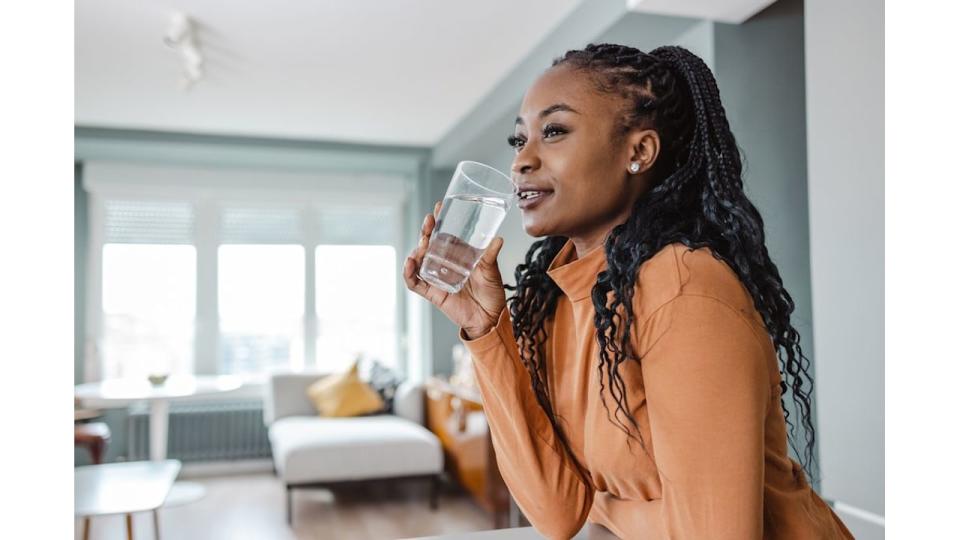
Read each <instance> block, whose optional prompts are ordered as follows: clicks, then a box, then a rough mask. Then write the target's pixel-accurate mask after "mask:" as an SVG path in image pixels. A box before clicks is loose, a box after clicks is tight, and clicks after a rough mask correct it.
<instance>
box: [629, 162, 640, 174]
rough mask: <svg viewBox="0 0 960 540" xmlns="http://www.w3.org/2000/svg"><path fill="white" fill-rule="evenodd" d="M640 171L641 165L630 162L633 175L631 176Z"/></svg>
mask: <svg viewBox="0 0 960 540" xmlns="http://www.w3.org/2000/svg"><path fill="white" fill-rule="evenodd" d="M639 170H640V164H639V163H637V162H636V161H631V162H630V173H631V174H636V173H637V171H639Z"/></svg>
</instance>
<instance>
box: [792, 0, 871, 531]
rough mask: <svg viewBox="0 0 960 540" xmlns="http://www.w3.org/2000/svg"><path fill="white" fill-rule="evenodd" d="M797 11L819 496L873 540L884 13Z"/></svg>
mask: <svg viewBox="0 0 960 540" xmlns="http://www.w3.org/2000/svg"><path fill="white" fill-rule="evenodd" d="M805 8H806V15H805V34H806V40H805V42H806V47H805V51H806V80H807V151H808V154H807V156H808V160H807V164H808V171H809V177H808V189H809V207H810V260H811V278H812V289H813V323H814V347H815V348H814V353H815V354H814V358H815V361H816V373H817V390H816V393H817V395H816V399H817V409H818V413H819V418H818V424H819V429H818V437H819V440H820V459H821V469H822V471H823V485H822V493H823V494H824V496H826V497H828V498H830V499H833V500H835V501H836V504H837V510H838V514H840V516H841V517H842V518H843V520H844V522H846V523H847V524H848V526H849V527H850V529H851V531H852V532H853V533H854V535H855V536H856V537H857V538H858V539H872V538H883V535H884V529H883V515H884V439H883V418H884V394H883V388H884V319H883V317H884V266H883V265H884V244H883V242H884V210H883V208H884V207H883V204H884V186H883V182H884V169H883V164H884V153H883V144H884V127H883V126H884V120H883V114H884V109H883V103H884V101H883V98H884V88H883V84H884V79H883V69H884V68H883V46H884V45H883V3H882V2H881V1H876V0H847V1H844V2H835V1H831V0H807V2H806V6H805Z"/></svg>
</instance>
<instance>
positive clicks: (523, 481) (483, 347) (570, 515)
mask: <svg viewBox="0 0 960 540" xmlns="http://www.w3.org/2000/svg"><path fill="white" fill-rule="evenodd" d="M460 339H461V341H463V344H464V346H466V348H467V349H468V350H469V351H470V354H471V356H473V358H474V362H473V365H474V372H475V373H476V378H477V385H478V386H479V389H480V395H481V397H482V398H483V410H484V414H485V415H486V417H487V421H488V423H489V425H490V434H491V437H492V439H493V447H494V450H495V451H496V455H497V465H498V467H499V469H500V473H501V475H502V476H503V480H504V482H505V483H506V484H507V487H508V488H509V489H510V493H511V494H512V495H513V497H514V499H516V501H517V505H518V506H519V507H520V509H521V510H522V511H523V514H524V515H525V516H526V517H527V519H529V520H530V523H531V524H532V525H533V526H534V528H535V529H537V531H539V532H540V534H542V535H544V536H545V537H547V538H551V539H564V540H567V539H569V538H572V537H573V536H574V535H575V534H576V533H577V532H578V531H579V530H580V529H581V527H583V524H584V522H585V521H586V519H587V514H588V513H589V512H590V507H591V505H592V504H593V488H592V486H589V485H587V484H585V483H584V481H583V480H582V479H581V477H580V475H579V474H578V469H577V465H576V464H575V463H574V462H573V461H572V458H571V457H570V456H569V455H568V453H567V452H566V450H565V449H564V448H563V446H561V444H560V441H559V440H558V438H557V436H556V434H555V433H554V431H553V426H552V425H551V424H550V421H549V420H548V419H547V416H546V414H545V413H544V412H543V409H541V408H540V405H539V403H537V399H536V396H535V395H534V393H533V388H532V387H531V384H530V376H529V374H528V372H527V370H526V368H525V367H524V366H523V364H522V363H521V361H520V349H519V346H518V345H517V342H516V340H515V338H514V336H513V328H512V326H511V322H510V315H509V313H508V310H507V309H506V308H504V309H503V310H502V311H501V312H500V317H499V319H498V320H497V324H496V326H495V327H494V328H493V329H492V330H490V331H489V332H488V333H486V334H484V335H482V336H478V337H476V339H472V340H471V339H469V338H468V337H467V335H466V333H465V332H464V331H463V330H461V331H460Z"/></svg>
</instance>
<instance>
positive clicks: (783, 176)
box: [714, 0, 819, 489]
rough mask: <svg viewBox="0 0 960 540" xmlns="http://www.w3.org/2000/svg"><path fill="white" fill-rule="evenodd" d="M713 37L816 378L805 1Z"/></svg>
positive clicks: (731, 113)
mask: <svg viewBox="0 0 960 540" xmlns="http://www.w3.org/2000/svg"><path fill="white" fill-rule="evenodd" d="M714 40H715V41H714V55H715V64H716V67H715V69H714V71H715V72H716V77H717V85H718V87H719V88H720V98H721V100H722V102H723V106H724V109H725V110H726V113H727V119H728V120H729V122H730V128H731V130H732V131H733V133H734V136H735V137H736V138H737V143H738V145H739V146H740V148H741V150H742V153H743V155H744V156H745V159H744V175H743V178H744V190H745V191H746V193H747V196H748V197H749V198H750V200H751V201H753V203H754V204H755V205H756V206H757V208H758V209H759V210H760V214H761V215H762V216H763V219H764V228H765V232H766V235H767V249H768V250H769V252H770V257H771V259H773V262H774V263H775V264H776V265H777V267H778V268H779V269H780V274H781V277H782V278H783V283H784V286H785V288H786V289H787V291H788V292H789V293H790V295H791V296H792V297H793V300H794V302H795V304H796V309H795V311H794V313H793V316H792V318H791V321H792V323H793V325H794V327H795V328H796V329H797V331H798V332H799V333H800V336H801V347H802V348H803V351H804V354H805V355H806V356H807V357H808V358H810V359H811V365H810V367H809V370H808V371H809V373H810V375H811V377H815V376H816V374H815V373H814V369H813V362H812V359H813V324H812V316H811V312H812V307H811V295H810V234H809V231H810V229H809V220H808V207H807V143H806V140H807V139H806V137H807V132H806V93H805V75H804V55H803V50H804V47H803V46H804V35H803V2H802V0H780V1H779V2H776V3H774V4H772V5H771V6H770V7H768V8H767V9H765V10H764V11H762V12H760V13H758V14H757V15H755V16H754V17H752V18H751V19H749V20H748V21H746V22H745V23H743V24H739V25H733V24H716V25H715V28H714ZM807 390H808V391H809V387H808V388H807ZM784 401H785V403H786V405H787V407H788V410H789V411H790V421H791V422H793V423H794V424H795V425H796V427H797V430H798V431H797V435H798V440H797V446H798V447H799V449H800V450H801V451H803V445H804V444H805V443H804V439H803V431H802V426H801V425H800V424H799V420H800V415H799V412H798V411H796V409H795V408H794V407H793V406H792V404H793V402H792V398H791V396H790V394H788V395H787V396H786V398H785V400H784ZM813 406H814V410H813V411H811V415H812V418H811V420H812V421H813V422H814V426H816V409H815V407H816V402H815V401H814V403H813ZM815 450H816V449H815ZM791 454H792V455H793V457H794V459H797V461H798V462H799V461H800V460H799V457H798V456H796V454H794V453H793V452H791ZM811 485H813V487H814V488H815V489H819V478H815V479H811Z"/></svg>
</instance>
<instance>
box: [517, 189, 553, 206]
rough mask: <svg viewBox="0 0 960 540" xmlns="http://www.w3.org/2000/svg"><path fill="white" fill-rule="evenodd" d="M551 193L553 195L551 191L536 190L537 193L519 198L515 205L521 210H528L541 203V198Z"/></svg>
mask: <svg viewBox="0 0 960 540" xmlns="http://www.w3.org/2000/svg"><path fill="white" fill-rule="evenodd" d="M551 195H553V192H552V191H538V192H537V195H534V196H532V197H527V198H522V199H519V200H518V202H517V206H519V207H520V209H521V210H530V209H533V208H536V207H537V206H539V205H540V204H542V203H543V200H544V199H546V198H548V197H550V196H551Z"/></svg>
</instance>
